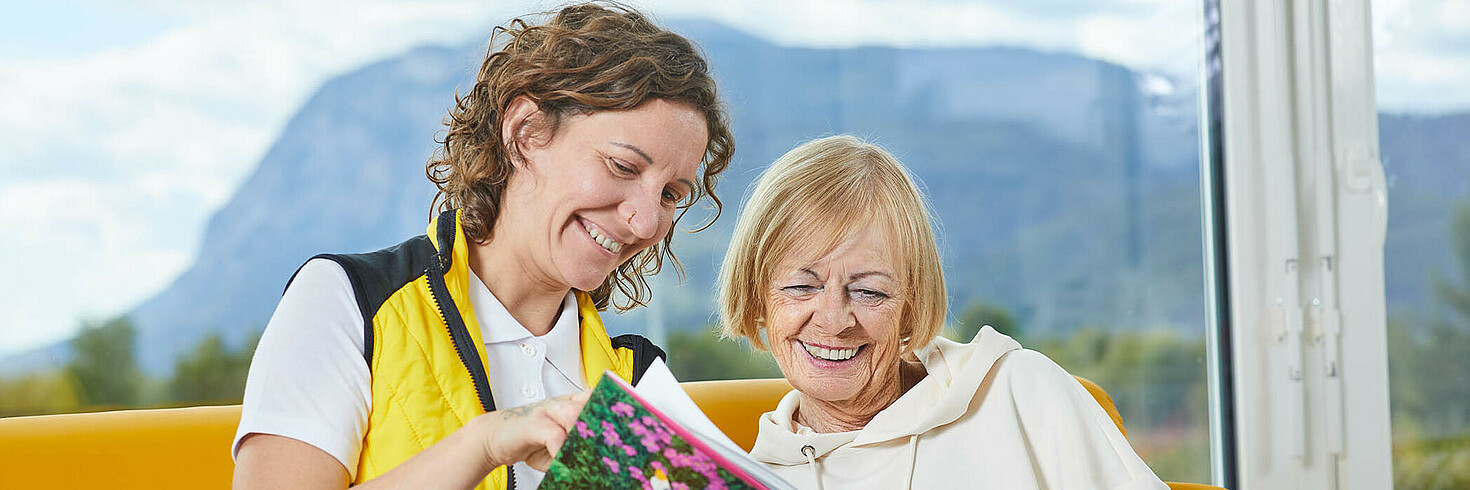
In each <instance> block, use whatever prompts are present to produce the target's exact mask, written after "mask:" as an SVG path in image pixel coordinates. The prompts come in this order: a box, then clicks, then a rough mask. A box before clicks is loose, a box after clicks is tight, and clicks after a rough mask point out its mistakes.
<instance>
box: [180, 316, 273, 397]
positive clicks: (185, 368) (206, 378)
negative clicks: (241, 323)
mask: <svg viewBox="0 0 1470 490" xmlns="http://www.w3.org/2000/svg"><path fill="white" fill-rule="evenodd" d="M259 342H260V335H259V334H256V335H255V337H254V339H253V340H252V341H251V342H250V343H249V344H247V345H246V346H244V347H243V348H241V349H237V350H232V349H230V348H229V347H228V346H227V345H225V341H224V338H223V337H221V336H220V334H219V333H217V332H216V333H211V334H209V336H207V337H205V338H204V340H201V341H199V344H198V345H197V346H195V347H194V350H193V351H192V352H190V353H188V354H186V355H184V356H182V357H181V358H179V359H177V360H176V361H174V376H173V378H172V379H170V380H169V383H168V396H169V400H171V401H173V402H195V403H197V402H209V403H239V402H240V400H241V396H242V395H243V394H244V393H245V375H246V374H247V373H248V372H249V370H250V358H251V356H252V355H253V354H254V353H255V346H256V344H258V343H259Z"/></svg>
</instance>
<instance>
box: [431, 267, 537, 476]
mask: <svg viewBox="0 0 1470 490" xmlns="http://www.w3.org/2000/svg"><path fill="white" fill-rule="evenodd" d="M442 268H443V264H442V263H441V262H440V260H438V259H437V258H436V259H435V260H434V261H433V262H432V263H430V264H429V268H428V269H427V270H425V271H424V275H425V276H426V277H427V278H428V280H429V298H430V299H432V300H433V301H434V308H435V309H437V310H439V319H441V320H443V321H444V325H445V326H446V327H447V328H448V329H449V338H450V339H452V340H454V350H455V352H456V353H457V354H459V362H460V363H461V364H464V367H465V369H467V370H469V372H470V379H471V380H473V381H474V385H475V386H474V387H475V396H476V397H477V398H479V400H480V407H481V408H483V409H485V413H490V412H493V411H495V399H494V398H493V397H491V396H490V376H489V375H488V374H486V373H485V369H484V365H483V364H481V363H480V354H479V352H477V350H476V349H475V344H474V339H472V338H470V330H469V327H467V326H465V324H464V318H463V317H460V315H459V309H457V308H455V307H454V298H453V297H452V296H450V295H449V287H448V286H446V285H445V284H444V271H443V270H442ZM446 304H447V305H449V307H448V308H446V307H445V305H446ZM505 483H506V485H505V488H506V489H507V490H514V489H515V488H516V472H515V467H514V465H509V464H508V465H505Z"/></svg>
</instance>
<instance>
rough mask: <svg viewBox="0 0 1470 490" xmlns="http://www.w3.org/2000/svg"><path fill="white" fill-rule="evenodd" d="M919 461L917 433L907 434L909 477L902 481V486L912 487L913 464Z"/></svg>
mask: <svg viewBox="0 0 1470 490" xmlns="http://www.w3.org/2000/svg"><path fill="white" fill-rule="evenodd" d="M918 462H919V435H918V434H914V435H911V436H909V478H908V480H906V481H904V482H903V487H904V488H914V465H915V464H916V463H918Z"/></svg>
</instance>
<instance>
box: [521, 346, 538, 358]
mask: <svg viewBox="0 0 1470 490" xmlns="http://www.w3.org/2000/svg"><path fill="white" fill-rule="evenodd" d="M521 353H522V354H525V355H526V357H532V356H535V355H536V346H533V345H531V344H521Z"/></svg>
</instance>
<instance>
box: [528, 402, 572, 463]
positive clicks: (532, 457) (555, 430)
mask: <svg viewBox="0 0 1470 490" xmlns="http://www.w3.org/2000/svg"><path fill="white" fill-rule="evenodd" d="M542 413H543V415H544V416H543V417H540V418H539V419H538V420H537V421H536V422H535V426H534V427H533V428H530V433H529V434H528V435H530V436H531V437H532V438H533V440H535V441H536V447H535V449H533V450H532V451H531V452H530V453H529V454H527V455H526V460H525V461H526V464H527V465H529V466H530V467H532V468H536V469H537V470H538V471H546V467H547V466H549V465H550V464H551V460H552V458H553V457H555V456H556V453H557V452H559V451H561V446H562V444H565V443H566V440H567V432H568V430H569V429H567V428H565V427H562V426H561V424H560V423H559V422H558V421H556V420H555V419H553V418H552V417H551V414H550V413H547V412H542Z"/></svg>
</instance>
